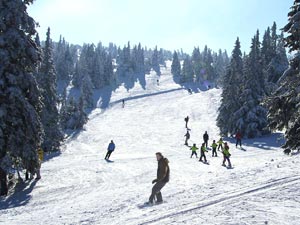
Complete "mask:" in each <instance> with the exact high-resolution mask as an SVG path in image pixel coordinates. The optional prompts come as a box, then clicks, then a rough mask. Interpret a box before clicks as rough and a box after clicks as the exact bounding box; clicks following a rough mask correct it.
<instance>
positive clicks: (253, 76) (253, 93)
mask: <svg viewBox="0 0 300 225" xmlns="http://www.w3.org/2000/svg"><path fill="white" fill-rule="evenodd" d="M262 68H263V67H262V60H261V52H260V42H259V33H258V32H257V34H256V35H255V36H254V38H253V39H252V44H251V50H250V53H249V56H248V57H247V58H246V61H245V64H244V80H243V90H242V92H241V95H240V96H241V97H240V102H241V103H242V105H241V108H240V109H239V110H238V111H237V112H236V113H235V117H236V118H238V120H237V129H239V130H240V131H241V132H242V133H243V134H244V135H245V136H246V137H248V138H253V137H257V136H262V135H263V134H265V133H266V132H267V129H266V126H267V117H266V113H267V111H266V109H265V108H264V107H262V106H261V105H260V103H261V101H262V99H263V98H264V96H265V90H264V77H263V69H262Z"/></svg>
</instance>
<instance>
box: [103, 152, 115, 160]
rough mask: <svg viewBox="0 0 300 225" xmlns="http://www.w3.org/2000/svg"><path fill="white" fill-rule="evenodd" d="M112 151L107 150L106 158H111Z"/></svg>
mask: <svg viewBox="0 0 300 225" xmlns="http://www.w3.org/2000/svg"><path fill="white" fill-rule="evenodd" d="M112 152H113V151H107V153H106V156H105V159H109V157H110V155H111V153H112Z"/></svg>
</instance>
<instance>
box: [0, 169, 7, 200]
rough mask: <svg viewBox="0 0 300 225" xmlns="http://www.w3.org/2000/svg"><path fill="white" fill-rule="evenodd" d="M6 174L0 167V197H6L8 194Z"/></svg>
mask: <svg viewBox="0 0 300 225" xmlns="http://www.w3.org/2000/svg"><path fill="white" fill-rule="evenodd" d="M7 186H8V185H7V174H6V171H5V170H4V169H2V168H1V167H0V191H1V192H0V196H6V195H7V192H8V187H7Z"/></svg>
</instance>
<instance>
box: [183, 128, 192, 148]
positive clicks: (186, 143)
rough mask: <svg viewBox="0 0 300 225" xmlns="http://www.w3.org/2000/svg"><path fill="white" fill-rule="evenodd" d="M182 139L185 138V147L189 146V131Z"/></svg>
mask: <svg viewBox="0 0 300 225" xmlns="http://www.w3.org/2000/svg"><path fill="white" fill-rule="evenodd" d="M184 137H185V143H184V144H185V145H186V146H189V144H188V140H189V139H190V137H191V135H190V132H189V131H186V134H185V135H184Z"/></svg>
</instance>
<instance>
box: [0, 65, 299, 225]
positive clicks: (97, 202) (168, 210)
mask: <svg viewBox="0 0 300 225" xmlns="http://www.w3.org/2000/svg"><path fill="white" fill-rule="evenodd" d="M156 80H157V77H156V75H155V74H150V75H147V77H146V81H147V85H146V90H143V89H142V88H141V87H140V85H139V84H138V83H136V85H135V87H134V88H133V89H132V90H129V91H127V90H126V89H125V88H122V87H121V88H119V89H117V90H116V91H115V92H114V93H113V94H112V96H111V100H110V102H111V103H110V107H109V108H107V109H106V110H100V109H96V110H94V111H93V112H92V113H91V115H90V120H89V122H88V124H87V125H86V126H85V129H84V131H82V132H80V133H79V134H77V135H75V136H73V137H72V138H70V139H69V140H68V141H67V143H66V146H65V149H64V150H63V152H62V153H61V155H59V156H57V157H53V158H51V159H49V160H47V161H45V162H44V163H43V165H42V179H41V180H39V181H38V182H36V181H31V182H30V183H28V184H27V187H26V188H25V190H24V191H23V192H18V193H15V194H14V195H12V196H10V197H7V198H6V199H2V200H0V204H1V205H0V224H9V225H13V224H105V225H106V224H123V225H127V224H128V225H129V224H188V225H190V224H205V225H206V224H218V225H220V224H231V225H233V224H234V225H236V224H275V225H278V224H280V225H285V224H286V225H298V224H300V173H299V171H300V156H293V157H292V158H291V157H290V156H285V155H283V153H282V150H281V149H280V148H279V147H278V146H279V144H280V143H279V142H278V141H277V139H276V138H277V135H272V136H269V137H265V138H258V139H254V140H245V146H244V148H245V149H244V150H241V149H236V148H235V145H234V144H233V142H232V141H233V140H230V139H228V140H227V141H228V142H229V143H230V150H231V154H232V157H231V160H232V164H233V166H234V168H233V169H227V168H226V167H222V166H221V163H222V157H221V154H220V152H218V154H219V157H217V158H212V157H211V152H208V154H207V158H208V161H209V165H206V164H203V163H201V162H199V161H198V159H196V158H193V159H191V158H190V154H191V151H190V150H189V148H187V147H186V146H184V145H183V144H184V137H183V136H184V134H185V132H186V130H185V126H184V125H185V123H184V117H186V116H187V115H189V116H190V122H189V126H190V128H191V140H190V142H189V143H190V144H192V143H197V145H200V144H201V143H202V135H203V133H204V131H208V134H209V135H210V141H212V140H213V139H216V140H217V139H218V138H219V137H218V129H217V127H216V116H217V108H218V106H219V103H220V95H221V90H220V89H211V90H208V91H205V92H203V91H202V92H201V91H200V92H198V93H194V94H192V95H190V94H188V92H187V90H185V89H183V88H182V87H180V86H179V85H177V84H175V83H174V82H173V79H172V76H171V75H170V64H168V68H167V69H165V70H163V73H162V75H161V77H160V85H159V86H157V83H156ZM123 98H125V99H126V106H125V108H122V104H121V103H120V100H121V99H123ZM111 139H113V140H114V142H115V143H116V146H117V148H116V151H115V152H114V153H113V154H112V156H111V160H113V162H111V163H108V162H106V161H105V160H104V156H105V154H106V148H107V145H108V143H109V142H110V140H111ZM158 151H160V152H162V153H163V154H164V155H165V157H167V158H168V159H169V161H170V168H171V180H170V182H169V183H168V184H167V185H166V186H165V187H164V188H163V190H162V194H163V198H164V200H165V201H166V202H165V203H163V204H161V205H154V206H152V207H146V208H142V209H140V208H139V207H138V205H140V204H143V203H144V202H145V201H147V200H148V197H149V195H150V191H151V188H152V184H151V181H152V180H153V179H154V178H155V177H156V169H157V162H156V158H155V152H158Z"/></svg>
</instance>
